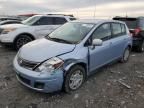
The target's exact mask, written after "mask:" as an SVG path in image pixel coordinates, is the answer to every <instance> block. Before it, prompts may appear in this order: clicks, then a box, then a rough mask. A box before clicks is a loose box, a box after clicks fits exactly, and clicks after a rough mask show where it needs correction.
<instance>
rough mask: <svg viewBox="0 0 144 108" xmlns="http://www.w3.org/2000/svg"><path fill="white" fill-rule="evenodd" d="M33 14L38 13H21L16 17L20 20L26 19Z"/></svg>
mask: <svg viewBox="0 0 144 108" xmlns="http://www.w3.org/2000/svg"><path fill="white" fill-rule="evenodd" d="M34 15H38V14H21V15H18V16H17V17H18V18H20V19H21V20H26V19H28V18H30V17H32V16H34Z"/></svg>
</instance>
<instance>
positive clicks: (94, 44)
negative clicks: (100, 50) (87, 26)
mask: <svg viewBox="0 0 144 108" xmlns="http://www.w3.org/2000/svg"><path fill="white" fill-rule="evenodd" d="M102 44H103V41H102V40H101V39H94V40H93V41H92V45H93V46H102Z"/></svg>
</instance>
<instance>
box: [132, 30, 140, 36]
mask: <svg viewBox="0 0 144 108" xmlns="http://www.w3.org/2000/svg"><path fill="white" fill-rule="evenodd" d="M140 32H141V28H136V29H134V32H133V36H138V34H139V33H140Z"/></svg>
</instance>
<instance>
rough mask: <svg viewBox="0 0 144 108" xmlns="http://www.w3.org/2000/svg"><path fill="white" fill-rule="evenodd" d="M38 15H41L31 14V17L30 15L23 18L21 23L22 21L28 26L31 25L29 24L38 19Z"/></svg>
mask: <svg viewBox="0 0 144 108" xmlns="http://www.w3.org/2000/svg"><path fill="white" fill-rule="evenodd" d="M40 17H41V16H33V17H30V18H28V19H26V20H24V21H23V22H22V23H23V24H24V25H29V26H31V25H33V24H34V23H35V22H36V21H38V20H39V19H40Z"/></svg>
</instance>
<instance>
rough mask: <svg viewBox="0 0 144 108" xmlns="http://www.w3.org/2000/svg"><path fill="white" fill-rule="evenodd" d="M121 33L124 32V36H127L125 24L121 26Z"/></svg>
mask: <svg viewBox="0 0 144 108" xmlns="http://www.w3.org/2000/svg"><path fill="white" fill-rule="evenodd" d="M121 29H122V30H121V31H122V34H123V35H125V34H126V27H125V25H124V24H121Z"/></svg>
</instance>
